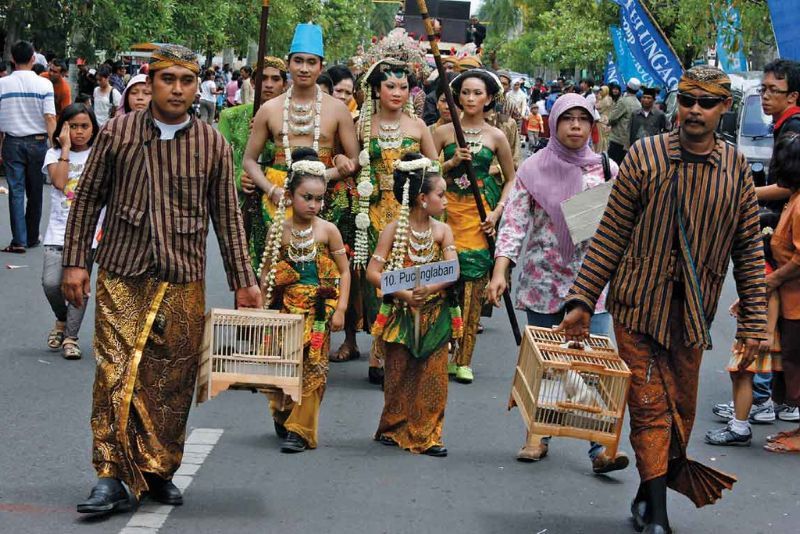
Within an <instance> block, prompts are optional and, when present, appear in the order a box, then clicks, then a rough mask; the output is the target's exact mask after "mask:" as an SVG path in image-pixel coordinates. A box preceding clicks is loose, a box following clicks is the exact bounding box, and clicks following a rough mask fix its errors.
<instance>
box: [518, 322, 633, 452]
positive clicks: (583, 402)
mask: <svg viewBox="0 0 800 534" xmlns="http://www.w3.org/2000/svg"><path fill="white" fill-rule="evenodd" d="M630 376H631V373H630V370H629V369H628V366H627V365H625V362H624V361H623V360H622V359H621V358H620V357H619V355H618V354H617V351H616V349H615V348H614V345H613V344H612V342H611V340H610V339H609V338H607V337H601V336H591V337H590V338H589V340H588V342H585V343H583V344H579V345H578V346H575V345H574V344H567V343H566V340H565V338H564V336H563V335H562V334H558V333H555V332H553V331H552V330H550V329H548V328H537V327H533V326H528V327H526V329H525V335H524V337H523V341H522V346H521V347H520V352H519V360H518V362H517V367H516V369H515V372H514V380H513V383H512V386H511V399H510V401H509V408H511V407H512V406H514V405H515V404H516V405H517V406H518V407H519V409H520V413H521V414H522V418H523V419H524V421H525V425H526V426H527V427H528V431H529V432H532V433H534V434H538V435H543V436H565V437H572V438H577V439H584V440H590V441H595V442H597V443H600V444H602V445H604V446H605V447H606V448H607V450H608V453H609V454H610V455H611V456H612V457H613V456H614V455H615V454H616V451H617V447H618V445H619V437H620V433H621V431H622V420H623V418H624V416H625V400H626V398H627V395H628V387H629V385H630Z"/></svg>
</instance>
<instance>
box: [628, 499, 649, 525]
mask: <svg viewBox="0 0 800 534" xmlns="http://www.w3.org/2000/svg"><path fill="white" fill-rule="evenodd" d="M631 516H632V517H633V528H635V529H636V532H641V531H643V530H644V527H645V526H647V501H637V500H636V499H634V500H633V501H631Z"/></svg>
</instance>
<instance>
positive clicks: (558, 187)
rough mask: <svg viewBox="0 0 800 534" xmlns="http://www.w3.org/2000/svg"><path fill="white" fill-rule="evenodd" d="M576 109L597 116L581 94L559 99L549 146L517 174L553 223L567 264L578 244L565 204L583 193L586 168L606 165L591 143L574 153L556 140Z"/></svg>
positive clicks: (550, 120) (550, 118) (554, 112)
mask: <svg viewBox="0 0 800 534" xmlns="http://www.w3.org/2000/svg"><path fill="white" fill-rule="evenodd" d="M575 108H580V109H584V110H586V112H587V113H589V116H590V117H591V116H593V115H592V108H591V106H590V105H589V102H587V101H586V99H585V98H584V97H582V96H581V95H578V94H574V93H570V94H566V95H564V96H561V97H559V98H558V100H556V102H555V104H554V105H553V109H552V110H551V111H550V116H549V117H548V119H547V120H548V123H549V125H550V140H549V141H548V143H547V147H545V148H544V149H542V150H540V151H539V152H537V153H536V154H534V155H533V156H531V157H530V158H528V159H526V160H525V161H524V162H523V164H522V165H521V166H520V168H519V170H518V171H517V178H518V179H519V180H520V182H521V183H522V186H523V187H524V188H525V190H526V191H528V193H530V195H531V196H532V197H533V199H534V200H535V201H536V203H537V204H539V205H540V206H541V207H542V208H543V209H544V210H545V211H546V212H547V215H548V216H549V217H550V220H551V221H553V225H554V226H555V231H556V237H557V238H558V250H559V252H560V253H561V257H562V258H563V259H564V261H571V260H572V258H573V256H574V255H575V243H573V242H572V237H571V236H570V235H569V228H568V227H567V222H566V221H565V220H564V213H563V212H562V211H561V203H562V202H563V201H564V200H567V199H569V198H572V197H573V196H575V195H576V194H578V193H580V192H581V191H583V169H582V167H586V166H588V165H597V164H599V163H601V162H602V156H601V155H600V154H596V153H595V152H594V151H593V150H592V149H591V148H590V147H589V141H588V140H587V141H586V144H585V145H584V146H583V147H581V148H579V149H577V150H573V149H570V148H567V147H566V146H564V145H563V144H562V143H561V142H560V141H559V140H558V138H557V137H556V131H557V129H558V119H559V117H560V116H561V115H563V114H564V113H566V112H567V111H569V110H571V109H575Z"/></svg>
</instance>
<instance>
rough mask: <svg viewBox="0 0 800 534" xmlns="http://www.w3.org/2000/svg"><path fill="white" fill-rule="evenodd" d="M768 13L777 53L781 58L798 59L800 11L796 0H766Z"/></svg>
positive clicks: (799, 51) (799, 55) (799, 50)
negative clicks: (776, 44) (770, 18)
mask: <svg viewBox="0 0 800 534" xmlns="http://www.w3.org/2000/svg"><path fill="white" fill-rule="evenodd" d="M767 3H768V4H769V14H770V16H771V17H772V29H773V30H774V31H775V42H776V43H778V55H779V56H780V57H781V58H783V59H793V60H795V61H800V32H798V31H797V29H798V27H800V11H799V10H798V8H797V0H768V2H767Z"/></svg>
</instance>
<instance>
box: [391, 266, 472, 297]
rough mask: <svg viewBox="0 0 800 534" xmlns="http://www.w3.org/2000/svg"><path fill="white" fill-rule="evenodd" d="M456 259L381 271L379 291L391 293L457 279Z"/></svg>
mask: <svg viewBox="0 0 800 534" xmlns="http://www.w3.org/2000/svg"><path fill="white" fill-rule="evenodd" d="M458 275H459V269H458V260H447V261H437V262H435V263H428V264H425V265H418V266H415V267H408V268H406V269H400V270H397V271H386V272H384V273H381V293H383V294H384V295H391V294H392V293H397V292H398V291H403V290H405V289H413V288H415V287H420V286H429V285H432V284H445V283H447V282H455V281H456V280H458Z"/></svg>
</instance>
